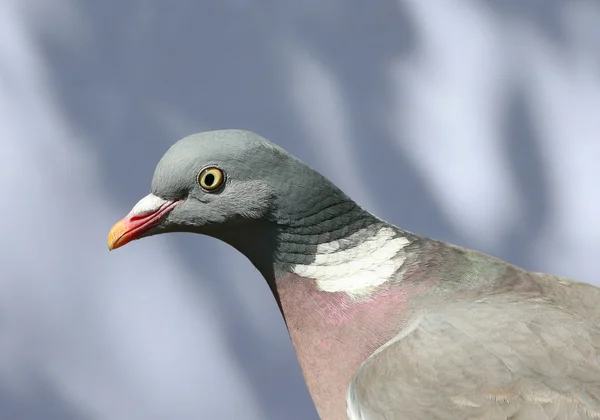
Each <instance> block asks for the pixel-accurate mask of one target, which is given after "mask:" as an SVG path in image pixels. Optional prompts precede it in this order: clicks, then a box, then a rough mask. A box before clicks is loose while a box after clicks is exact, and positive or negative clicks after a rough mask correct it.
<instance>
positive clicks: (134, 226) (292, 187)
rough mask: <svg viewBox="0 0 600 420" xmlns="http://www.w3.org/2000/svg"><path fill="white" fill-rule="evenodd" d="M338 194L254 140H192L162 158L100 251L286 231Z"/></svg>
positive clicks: (232, 136)
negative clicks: (191, 237)
mask: <svg viewBox="0 0 600 420" xmlns="http://www.w3.org/2000/svg"><path fill="white" fill-rule="evenodd" d="M339 194H340V192H339V190H338V189H337V188H336V187H335V186H333V184H331V183H330V182H329V181H327V180H326V179H325V178H324V177H323V176H321V175H320V174H318V173H317V172H316V171H314V170H312V169H311V168H309V167H308V166H307V165H305V164H304V163H302V162H301V161H300V160H299V159H297V158H295V157H293V156H292V155H290V154H289V153H287V152H286V151H284V150H283V149H281V148H280V147H278V146H276V145H275V144H273V143H270V142H269V141H267V140H266V139H264V138H262V137H260V136H259V135H257V134H254V133H251V132H249V131H243V130H219V131H211V132H205V133H200V134H194V135H191V136H188V137H185V138H183V139H181V140H179V141H178V142H177V143H175V144H174V145H173V146H171V148H170V149H169V150H168V151H167V152H166V153H165V155H164V156H163V157H162V159H161V160H160V162H159V163H158V165H157V167H156V170H155V173H154V177H153V179H152V186H151V193H150V194H148V195H147V196H146V197H144V198H142V199H141V200H140V201H139V202H138V203H137V204H136V205H135V206H134V207H133V209H132V210H131V211H130V213H129V214H128V215H127V216H126V217H125V218H123V219H122V220H120V221H119V222H118V223H116V224H115V226H114V227H113V228H112V229H111V231H110V233H109V236H108V247H109V249H111V250H112V249H115V248H119V247H121V246H123V245H125V244H127V243H128V242H130V241H132V240H135V239H140V238H142V237H146V236H151V235H156V234H159V233H165V232H194V233H201V234H207V235H210V236H214V237H217V238H220V239H225V236H227V234H228V232H229V234H230V236H235V235H236V233H237V234H241V233H242V232H247V229H248V228H249V227H251V226H254V227H256V226H259V225H260V226H263V227H264V226H266V225H271V226H284V225H286V224H290V223H292V224H293V223H294V221H295V220H298V219H301V218H302V217H303V215H305V214H306V213H307V212H310V209H311V208H312V207H313V206H314V204H315V203H317V202H319V201H322V200H323V199H324V198H326V197H330V196H332V195H339ZM226 241H227V240H226ZM227 242H229V241H227Z"/></svg>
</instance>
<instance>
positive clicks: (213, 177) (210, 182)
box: [198, 166, 225, 192]
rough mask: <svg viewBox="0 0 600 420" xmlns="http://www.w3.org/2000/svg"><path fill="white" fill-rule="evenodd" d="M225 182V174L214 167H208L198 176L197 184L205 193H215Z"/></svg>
mask: <svg viewBox="0 0 600 420" xmlns="http://www.w3.org/2000/svg"><path fill="white" fill-rule="evenodd" d="M223 181H225V174H224V173H223V171H222V170H220V169H219V168H217V167H215V166H210V167H208V168H205V169H203V170H201V171H200V173H199V174H198V184H200V186H201V187H202V188H203V189H204V190H206V191H210V192H213V191H216V190H217V189H218V188H219V187H220V186H221V185H223Z"/></svg>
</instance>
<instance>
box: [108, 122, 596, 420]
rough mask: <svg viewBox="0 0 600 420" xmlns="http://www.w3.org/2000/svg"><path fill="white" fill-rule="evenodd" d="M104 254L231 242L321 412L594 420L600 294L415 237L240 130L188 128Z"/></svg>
mask: <svg viewBox="0 0 600 420" xmlns="http://www.w3.org/2000/svg"><path fill="white" fill-rule="evenodd" d="M151 191H152V193H151V194H149V195H148V196H146V197H144V198H143V199H142V200H140V202H139V203H138V204H137V205H136V206H135V207H134V208H133V209H132V211H131V212H130V213H129V214H128V215H127V216H126V217H125V218H124V219H123V220H121V221H120V222H118V223H117V224H116V225H115V226H114V227H113V229H112V230H111V232H110V234H109V248H110V249H113V248H117V247H120V246H122V245H124V244H126V243H127V242H129V241H131V240H134V239H139V238H141V237H145V236H151V235H155V234H158V233H164V232H175V231H179V232H194V233H200V234H204V235H209V236H212V237H215V238H217V239H220V240H222V241H225V242H226V243H228V244H230V245H231V246H233V247H234V248H236V249H237V250H239V251H240V252H242V253H243V254H244V255H246V256H247V257H248V258H249V259H250V261H251V262H252V263H253V264H254V265H255V267H256V268H257V269H258V270H259V271H260V272H261V273H262V275H263V277H264V278H265V279H266V281H267V283H268V284H269V287H270V288H271V291H272V292H273V295H274V297H275V299H276V301H277V303H278V305H279V308H280V310H281V312H282V314H283V317H284V319H285V322H286V325H287V327H288V330H289V333H290V337H291V339H292V342H293V344H294V347H295V350H296V353H297V355H298V360H299V362H300V366H301V368H302V372H303V374H304V377H305V379H306V382H307V385H308V388H309V391H310V393H311V396H312V398H313V400H314V402H315V405H316V407H317V410H318V412H319V415H320V417H321V418H322V419H324V420H341V419H351V420H380V419H381V420H383V419H386V420H396V419H412V420H425V419H440V420H441V419H464V420H467V419H490V420H496V419H498V420H499V419H503V420H504V419H541V420H546V419H556V420H559V419H564V420H575V419H581V420H584V419H586V420H587V419H597V418H600V401H599V398H600V361H599V356H600V329H599V328H598V325H599V321H600V309H599V308H600V305H599V303H600V289H598V288H596V287H593V286H591V285H588V284H584V283H579V282H576V281H573V280H569V279H564V278H558V277H554V276H549V275H544V274H538V273H532V272H528V271H525V270H522V269H520V268H518V267H515V266H513V265H511V264H509V263H506V262H504V261H501V260H498V259H495V258H492V257H490V256H487V255H485V254H482V253H479V252H477V251H472V250H468V249H464V248H461V247H457V246H453V245H449V244H445V243H442V242H439V241H435V240H433V239H429V238H425V237H422V236H419V235H415V234H413V233H410V232H408V231H406V230H404V229H401V228H399V227H397V226H394V225H392V224H390V223H387V222H385V221H383V220H381V219H379V218H377V217H376V216H374V215H373V214H371V213H369V212H368V211H366V210H364V209H362V208H361V207H360V206H359V205H357V204H356V203H355V202H354V201H352V200H351V199H350V198H349V197H348V196H347V195H345V194H344V193H343V192H342V191H341V190H340V189H338V188H337V187H336V186H335V185H333V184H332V183H331V182H330V181H328V180H327V179H326V178H324V177H323V176H322V175H320V174H319V173H318V172H316V171H314V170H313V169H311V168H309V167H308V166H307V165H305V164H304V163H302V162H301V161H300V160H298V159H297V158H295V157H293V156H292V155H290V154H289V153H287V152H285V151H284V150H283V149H281V148H279V147H278V146H276V145H274V144H273V143H270V142H268V141H267V140H265V139H264V138H262V137H260V136H258V135H256V134H254V133H251V132H248V131H243V130H220V131H213V132H207V133H201V134H196V135H192V136H189V137H186V138H184V139H182V140H180V141H179V142H177V143H175V144H174V145H173V146H172V147H171V148H170V149H169V150H168V151H167V152H166V154H165V155H164V156H163V158H162V159H161V160H160V162H159V164H158V166H157V168H156V171H155V174H154V178H153V180H152V188H151Z"/></svg>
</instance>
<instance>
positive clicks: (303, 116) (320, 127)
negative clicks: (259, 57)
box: [283, 39, 379, 214]
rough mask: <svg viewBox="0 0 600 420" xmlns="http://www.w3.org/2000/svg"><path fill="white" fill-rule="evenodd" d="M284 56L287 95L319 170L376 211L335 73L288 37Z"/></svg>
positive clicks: (376, 207) (370, 209)
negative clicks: (316, 160)
mask: <svg viewBox="0 0 600 420" xmlns="http://www.w3.org/2000/svg"><path fill="white" fill-rule="evenodd" d="M283 52H284V54H283V56H284V57H285V58H287V60H288V61H287V64H288V71H289V77H290V81H289V89H290V97H291V98H292V100H293V103H294V105H295V107H296V113H297V116H298V118H300V120H301V121H302V122H303V125H304V129H305V130H306V131H307V135H306V141H307V142H310V143H312V147H313V149H315V150H319V151H320V153H318V154H317V157H318V158H319V160H320V162H319V164H320V165H319V168H318V171H319V172H320V173H322V174H323V175H324V176H326V177H327V178H329V179H331V180H332V181H333V182H334V183H335V184H336V185H337V186H338V187H340V188H341V189H342V190H343V191H352V198H353V199H354V200H356V201H357V203H359V204H360V205H361V206H362V207H365V208H368V209H369V211H371V212H373V213H375V214H377V213H379V209H378V206H377V205H376V203H375V201H374V200H373V199H372V197H371V196H370V194H369V193H368V190H367V188H366V185H365V182H364V180H363V179H362V178H361V177H360V176H359V175H360V173H361V172H360V171H357V170H355V168H356V167H357V166H358V158H357V156H356V152H357V149H356V148H354V147H352V146H351V145H352V133H351V132H350V131H349V130H348V122H347V117H346V116H347V115H348V112H347V111H346V109H345V107H344V102H343V98H342V95H343V91H342V89H341V87H340V86H339V84H338V82H337V80H336V77H335V75H334V74H333V73H332V72H331V70H329V69H327V68H326V67H325V65H324V64H323V63H322V62H320V61H319V60H317V59H316V58H315V57H313V56H311V54H310V52H309V51H306V50H305V49H303V48H302V47H301V46H299V45H297V44H296V43H294V42H293V41H292V40H289V39H287V40H286V42H285V43H284V44H283Z"/></svg>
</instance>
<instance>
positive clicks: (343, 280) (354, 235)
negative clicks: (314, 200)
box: [275, 198, 412, 297]
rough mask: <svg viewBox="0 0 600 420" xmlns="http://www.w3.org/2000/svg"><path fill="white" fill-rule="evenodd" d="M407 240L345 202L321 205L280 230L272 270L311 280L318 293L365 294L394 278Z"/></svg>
mask: <svg viewBox="0 0 600 420" xmlns="http://www.w3.org/2000/svg"><path fill="white" fill-rule="evenodd" d="M327 204H329V205H327ZM411 236H412V235H410V234H409V233H408V232H404V231H402V230H401V229H399V228H397V227H396V226H393V225H390V224H388V223H386V222H384V221H382V220H380V219H378V218H377V217H375V216H374V215H372V214H371V213H369V212H367V211H365V210H363V209H362V208H360V207H359V206H358V205H357V204H356V203H354V202H352V201H351V200H350V199H347V198H346V199H345V200H340V201H339V202H334V203H325V204H324V205H322V208H321V209H319V210H318V211H316V212H314V213H312V214H310V215H308V216H307V217H304V218H300V219H297V220H294V221H292V222H288V223H287V224H286V225H284V226H281V228H280V232H279V234H278V238H277V252H276V255H275V267H276V272H280V273H283V274H285V273H291V274H295V275H297V276H299V277H301V278H304V279H305V280H306V281H311V280H312V281H313V282H315V283H316V287H317V289H318V290H321V291H323V292H328V293H336V292H345V293H346V294H348V295H350V296H351V297H360V296H365V295H368V294H370V293H372V292H373V291H375V289H377V287H379V286H381V285H382V284H383V283H385V282H387V281H388V280H390V279H392V278H394V279H396V278H398V276H397V273H398V272H399V271H400V269H401V267H402V265H403V264H404V261H405V260H406V257H407V255H406V252H405V250H404V248H405V247H406V246H407V245H409V244H410V243H411V239H410V237H411Z"/></svg>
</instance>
